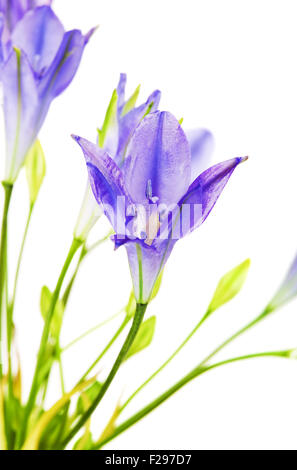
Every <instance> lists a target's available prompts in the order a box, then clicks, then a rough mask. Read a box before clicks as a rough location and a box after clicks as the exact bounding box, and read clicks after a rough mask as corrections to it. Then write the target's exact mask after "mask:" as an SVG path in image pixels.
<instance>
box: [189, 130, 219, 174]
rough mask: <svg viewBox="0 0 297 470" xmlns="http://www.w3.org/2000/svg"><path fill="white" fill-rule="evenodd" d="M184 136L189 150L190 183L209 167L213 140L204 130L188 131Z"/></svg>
mask: <svg viewBox="0 0 297 470" xmlns="http://www.w3.org/2000/svg"><path fill="white" fill-rule="evenodd" d="M186 136H187V139H188V141H189V143H190V148H191V181H194V180H195V179H196V178H197V177H198V176H199V175H200V173H202V171H204V170H206V169H207V168H208V166H209V160H210V156H211V154H212V152H213V149H214V138H213V135H212V134H211V133H210V132H209V131H208V130H206V129H191V130H188V131H186Z"/></svg>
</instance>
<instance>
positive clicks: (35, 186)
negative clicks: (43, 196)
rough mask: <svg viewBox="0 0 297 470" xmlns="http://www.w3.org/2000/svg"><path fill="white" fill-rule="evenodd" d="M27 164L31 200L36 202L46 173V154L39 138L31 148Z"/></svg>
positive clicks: (32, 202)
mask: <svg viewBox="0 0 297 470" xmlns="http://www.w3.org/2000/svg"><path fill="white" fill-rule="evenodd" d="M25 166H26V175H27V183H28V188H29V196H30V202H31V204H34V203H35V202H36V199H37V196H38V193H39V190H40V188H41V185H42V182H43V179H44V177H45V173H46V162H45V156H44V152H43V150H42V147H41V144H40V142H39V140H36V141H35V143H34V144H33V146H32V147H31V149H30V150H29V152H28V155H27V157H26V161H25Z"/></svg>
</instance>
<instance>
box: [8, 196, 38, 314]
mask: <svg viewBox="0 0 297 470" xmlns="http://www.w3.org/2000/svg"><path fill="white" fill-rule="evenodd" d="M33 209H34V204H32V203H31V204H30V208H29V212H28V216H27V221H26V225H25V230H24V234H23V239H22V243H21V248H20V252H19V256H18V261H17V268H16V272H15V278H14V286H13V293H12V297H11V301H10V313H11V315H13V310H14V304H15V298H16V292H17V285H18V280H19V274H20V268H21V263H22V258H23V253H24V248H25V243H26V239H27V235H28V230H29V226H30V222H31V217H32V213H33Z"/></svg>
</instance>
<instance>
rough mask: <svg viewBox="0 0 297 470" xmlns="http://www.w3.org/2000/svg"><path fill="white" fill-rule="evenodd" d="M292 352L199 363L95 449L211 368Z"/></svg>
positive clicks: (269, 353)
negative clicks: (210, 363)
mask: <svg viewBox="0 0 297 470" xmlns="http://www.w3.org/2000/svg"><path fill="white" fill-rule="evenodd" d="M291 353H292V350H289V351H275V352H264V353H258V354H249V355H245V356H240V357H235V358H232V359H227V360H225V361H222V362H218V363H216V364H212V365H210V366H205V367H201V366H200V365H198V366H197V367H195V368H194V369H193V370H192V371H191V372H189V373H188V374H187V375H185V376H184V377H183V378H182V379H181V380H179V381H178V382H177V383H176V384H174V385H173V386H172V387H170V388H169V389H168V390H166V391H165V392H164V393H162V395H160V396H159V397H158V398H156V399H155V400H153V401H152V402H151V403H149V404H148V405H147V406H145V407H144V408H142V409H141V410H140V411H138V412H137V413H135V414H134V415H133V416H131V418H129V419H127V420H126V421H124V422H123V423H122V424H120V425H119V426H118V427H117V428H116V429H115V430H114V431H113V432H112V434H110V436H108V437H107V438H105V439H104V440H102V441H100V442H98V444H97V445H96V447H94V449H93V450H95V449H101V448H102V447H103V446H104V445H105V444H107V443H108V442H109V441H111V440H112V439H114V438H115V437H117V436H118V435H119V434H121V433H122V432H124V431H126V430H127V429H128V428H130V427H131V426H133V425H134V424H135V423H137V422H138V421H140V420H141V419H142V418H144V417H145V416H146V415H148V414H149V413H150V412H151V411H153V410H154V409H155V408H157V407H158V406H160V405H161V404H162V403H163V402H164V401H166V400H167V399H168V398H170V397H171V396H172V395H173V394H174V393H176V392H177V391H178V390H179V389H181V388H182V387H184V386H185V385H186V384H187V383H189V382H190V381H191V380H193V379H195V378H196V377H198V376H199V375H202V374H204V373H205V372H208V371H209V370H212V369H215V368H217V367H220V366H223V365H226V364H231V363H233V362H238V361H242V360H246V359H253V358H258V357H286V358H289V357H290V355H291Z"/></svg>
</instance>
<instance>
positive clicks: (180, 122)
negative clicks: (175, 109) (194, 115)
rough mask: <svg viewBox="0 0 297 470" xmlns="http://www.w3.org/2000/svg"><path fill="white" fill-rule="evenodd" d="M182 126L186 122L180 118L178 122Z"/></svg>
mask: <svg viewBox="0 0 297 470" xmlns="http://www.w3.org/2000/svg"><path fill="white" fill-rule="evenodd" d="M178 122H179V124H180V126H181V125H182V123H183V122H184V118H180V120H179V121H178Z"/></svg>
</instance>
